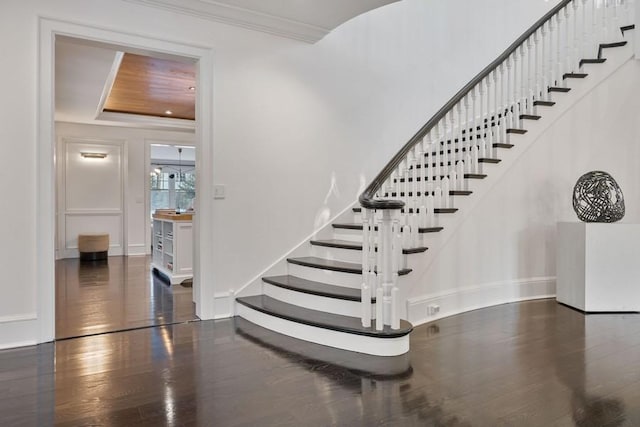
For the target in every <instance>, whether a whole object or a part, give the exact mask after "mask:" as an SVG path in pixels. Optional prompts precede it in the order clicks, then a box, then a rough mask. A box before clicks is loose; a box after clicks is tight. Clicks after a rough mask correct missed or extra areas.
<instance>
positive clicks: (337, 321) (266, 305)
mask: <svg viewBox="0 0 640 427" xmlns="http://www.w3.org/2000/svg"><path fill="white" fill-rule="evenodd" d="M236 301H237V302H238V303H239V304H242V305H244V306H246V307H249V308H252V309H254V310H257V311H260V312H262V313H265V314H268V315H270V316H275V317H278V318H281V319H285V320H289V321H292V322H296V323H302V324H304V325H309V326H315V327H318V328H323V329H330V330H333V331H338V332H345V333H348V334H354V335H363V336H368V337H374V338H399V337H403V336H405V335H408V334H409V333H410V332H411V330H412V329H413V326H412V325H411V323H409V322H407V321H405V320H400V329H397V330H394V329H391V328H390V327H389V326H385V327H384V329H383V330H382V331H377V330H376V329H375V326H372V327H370V328H365V327H364V326H362V321H361V320H360V318H358V317H350V316H342V315H339V314H331V313H325V312H323V311H318V310H310V309H308V308H302V307H299V306H297V305H292V304H287V303H286V302H282V301H279V300H277V299H274V298H271V297H268V296H266V295H254V296H250V297H240V298H236ZM372 325H375V322H373V323H372Z"/></svg>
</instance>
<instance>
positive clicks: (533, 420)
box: [0, 300, 640, 426]
mask: <svg viewBox="0 0 640 427" xmlns="http://www.w3.org/2000/svg"><path fill="white" fill-rule="evenodd" d="M279 346H285V347H286V350H284V349H282V348H279ZM54 356H55V357H54ZM54 423H55V424H57V425H62V426H86V425H109V426H121V425H124V426H134V425H135V426H138V425H145V426H165V425H168V426H190V425H202V426H329V425H335V426H372V425H383V426H574V425H577V426H638V425H640V316H638V315H631V314H625V315H611V314H604V315H590V316H584V315H583V314H581V313H578V312H576V311H573V310H571V309H569V308H567V307H564V306H561V305H558V304H556V303H555V302H554V301H552V300H542V301H533V302H525V303H518V304H509V305H503V306H498V307H493V308H488V309H484V310H478V311H474V312H470V313H466V314H463V315H459V316H455V317H451V318H447V319H442V320H439V321H436V322H433V323H431V324H427V325H423V326H420V327H418V328H416V329H415V331H414V332H413V334H412V336H411V352H410V355H409V356H408V357H405V358H396V359H390V363H389V365H388V366H385V364H384V363H380V362H379V359H378V358H367V357H363V356H358V355H353V354H349V353H346V352H341V351H337V350H330V349H327V348H325V347H321V346H317V345H313V344H304V343H301V342H300V341H295V340H291V339H289V338H285V337H282V336H280V335H277V334H274V333H271V332H268V331H266V330H264V329H261V328H258V327H255V326H254V325H251V324H250V323H248V322H246V321H242V320H240V319H236V320H222V321H206V322H192V323H183V324H177V325H170V326H162V327H156V328H150V329H141V330H135V331H129V332H122V333H114V334H106V335H98V336H91V337H84V338H77V339H71V340H66V341H60V342H58V343H57V344H55V345H54V344H46V345H40V346H37V347H30V348H24V349H16V350H6V351H2V352H0V425H2V426H14V425H20V426H22V425H33V426H35V425H37V426H45V425H51V424H54Z"/></svg>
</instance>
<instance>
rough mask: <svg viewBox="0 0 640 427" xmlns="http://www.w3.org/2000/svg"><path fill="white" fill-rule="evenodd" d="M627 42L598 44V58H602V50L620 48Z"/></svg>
mask: <svg viewBox="0 0 640 427" xmlns="http://www.w3.org/2000/svg"><path fill="white" fill-rule="evenodd" d="M626 44H627V42H626V41H624V40H623V41H619V42H612V43H600V46H598V58H602V51H603V50H604V49H609V48H611V47H622V46H626Z"/></svg>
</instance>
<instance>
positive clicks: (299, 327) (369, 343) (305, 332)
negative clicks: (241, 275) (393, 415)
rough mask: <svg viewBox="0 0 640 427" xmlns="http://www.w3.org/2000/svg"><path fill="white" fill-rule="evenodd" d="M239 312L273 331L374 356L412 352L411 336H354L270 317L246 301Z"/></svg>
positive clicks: (237, 312)
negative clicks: (246, 303) (410, 350)
mask: <svg viewBox="0 0 640 427" xmlns="http://www.w3.org/2000/svg"><path fill="white" fill-rule="evenodd" d="M236 314H237V315H238V316H240V317H242V318H244V319H245V320H248V321H250V322H251V323H255V324H256V325H260V326H262V327H264V328H267V329H270V330H272V331H275V332H278V333H281V334H285V335H288V336H290V337H294V338H297V339H300V340H304V341H309V342H313V343H316V344H321V345H326V346H329V347H335V348H339V349H342V350H349V351H355V352H358V353H365V354H370V355H374V356H399V355H401V354H404V353H407V352H408V351H409V335H408V334H407V335H404V336H402V337H397V338H375V337H368V336H363V335H355V334H351V333H345V332H340V331H335V330H330V329H324V328H319V327H316V326H311V325H305V324H303V323H298V322H293V321H290V320H286V319H282V318H280V317H275V316H270V315H268V314H265V313H262V312H260V311H257V310H254V309H252V308H250V307H247V306H246V305H243V304H236Z"/></svg>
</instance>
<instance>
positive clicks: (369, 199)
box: [359, 0, 573, 209]
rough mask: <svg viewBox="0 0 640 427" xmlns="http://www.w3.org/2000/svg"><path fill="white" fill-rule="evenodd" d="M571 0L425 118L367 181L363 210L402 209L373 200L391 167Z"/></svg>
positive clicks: (400, 203)
mask: <svg viewBox="0 0 640 427" xmlns="http://www.w3.org/2000/svg"><path fill="white" fill-rule="evenodd" d="M572 1H573V0H562V1H561V2H560V3H558V5H557V6H555V7H554V8H553V9H551V10H550V11H549V12H547V13H546V14H545V15H544V16H543V17H542V18H540V19H539V20H538V21H537V22H536V23H535V24H533V25H532V26H531V27H530V28H529V29H528V30H527V31H525V32H524V33H523V34H522V35H521V36H520V37H518V39H517V40H516V41H515V42H513V43H512V44H511V45H510V46H509V47H508V48H507V49H506V50H505V51H504V52H502V54H500V56H498V57H497V58H496V59H495V60H494V61H493V62H492V63H491V64H489V65H488V66H487V67H485V69H484V70H482V71H481V72H480V73H479V74H478V75H477V76H475V77H474V78H473V79H472V80H471V81H470V82H469V83H467V84H466V85H465V86H464V87H463V88H462V89H460V90H459V91H458V93H456V94H455V95H454V96H453V98H451V99H450V100H449V102H447V103H446V104H445V105H444V106H443V107H442V108H440V110H438V112H437V113H436V114H435V115H434V116H433V117H432V118H431V119H429V121H428V122H427V123H426V124H425V125H424V126H422V128H420V130H419V131H418V132H417V133H416V134H415V135H414V136H413V137H412V138H411V139H410V140H409V141H408V142H407V143H406V144H405V145H404V146H403V147H402V149H400V151H398V153H397V154H396V155H395V156H394V157H393V158H392V159H391V161H390V162H389V163H387V165H386V166H385V167H384V168H383V169H382V171H381V172H380V173H379V174H378V176H376V177H375V179H374V180H373V181H372V182H371V184H369V186H368V187H367V188H366V189H365V190H364V192H363V193H362V194H361V195H360V197H359V201H360V205H362V207H363V208H366V209H402V207H403V206H404V202H403V201H401V200H390V199H384V200H381V199H375V195H376V193H377V192H378V190H379V189H380V188H381V187H382V185H383V184H384V182H385V181H386V180H387V178H389V176H391V173H392V172H393V170H394V169H395V168H396V167H398V165H399V164H400V162H402V160H404V159H405V158H406V156H407V154H409V152H410V151H411V150H412V149H413V148H414V147H415V146H416V144H418V143H419V142H420V141H422V138H424V137H425V135H427V134H428V133H429V132H430V131H431V129H433V127H434V126H435V125H436V124H438V122H439V121H440V120H442V119H443V118H444V117H445V115H446V114H447V113H448V112H449V111H450V110H451V109H452V108H453V107H455V105H456V104H457V103H458V102H460V101H461V100H462V99H463V98H464V97H465V96H466V95H467V94H468V93H469V92H470V91H471V89H473V88H474V87H475V86H476V85H477V84H478V83H480V82H482V80H483V79H484V78H486V77H487V76H489V74H491V73H492V72H493V71H494V70H495V69H496V68H498V67H499V66H500V64H502V63H503V62H504V61H505V60H506V59H507V58H509V56H510V55H511V54H512V53H514V52H515V51H516V50H517V49H518V48H519V47H520V46H521V45H522V44H523V43H524V42H525V41H526V40H527V39H528V38H529V37H531V35H533V34H534V33H535V32H536V31H538V29H540V27H542V26H543V25H544V24H545V23H547V21H549V20H550V19H551V18H552V17H553V16H555V15H556V14H557V13H558V12H560V11H561V10H562V9H563V8H564V7H565V6H566V5H568V4H569V3H571V2H572Z"/></svg>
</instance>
